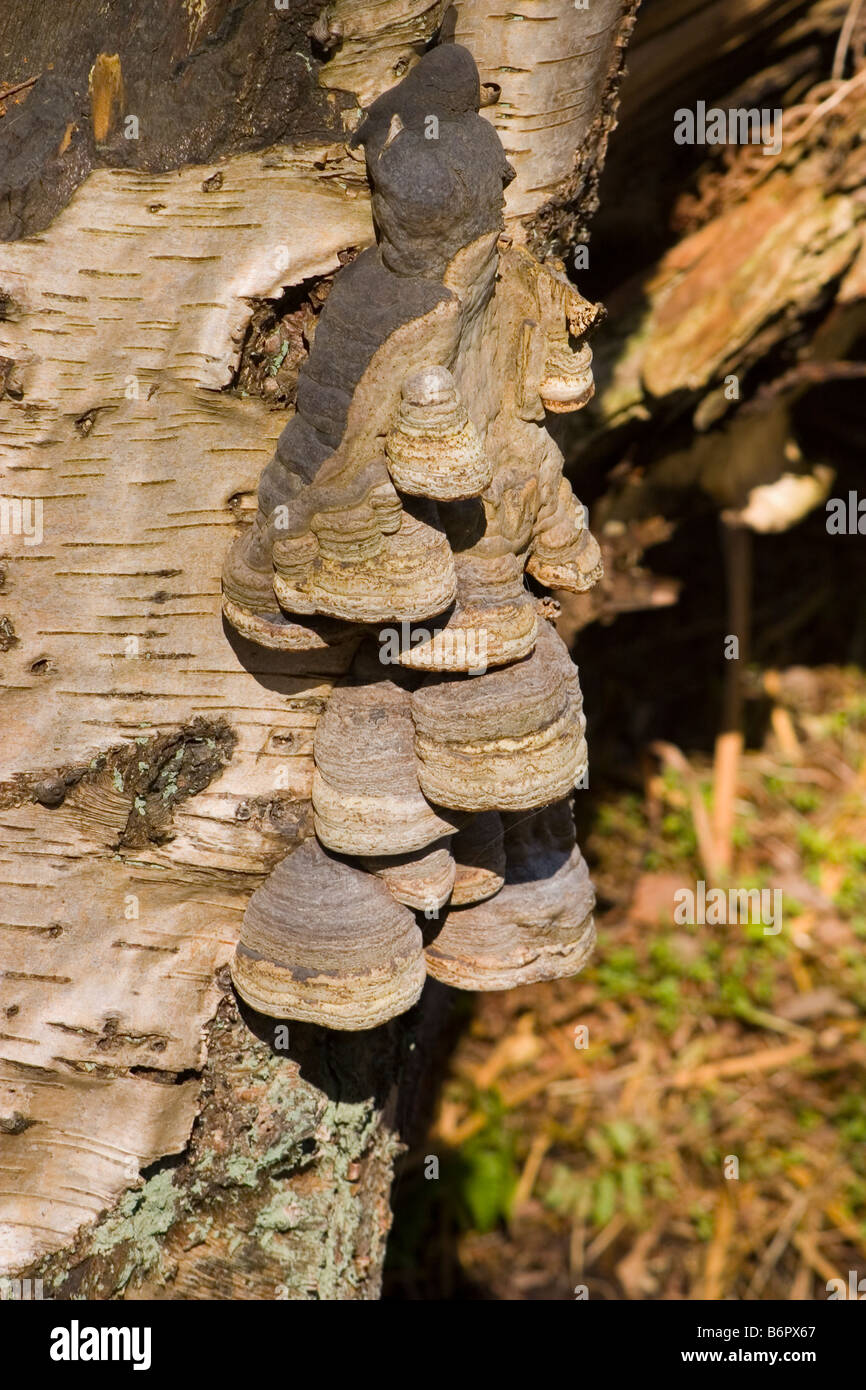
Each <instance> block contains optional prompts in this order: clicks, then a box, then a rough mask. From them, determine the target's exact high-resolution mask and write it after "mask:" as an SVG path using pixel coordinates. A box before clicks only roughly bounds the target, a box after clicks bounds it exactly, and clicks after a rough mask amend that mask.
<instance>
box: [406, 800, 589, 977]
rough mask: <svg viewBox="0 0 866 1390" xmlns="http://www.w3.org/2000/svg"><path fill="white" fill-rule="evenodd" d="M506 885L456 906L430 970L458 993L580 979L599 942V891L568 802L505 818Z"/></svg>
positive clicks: (431, 948) (431, 947)
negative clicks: (596, 914)
mask: <svg viewBox="0 0 866 1390" xmlns="http://www.w3.org/2000/svg"><path fill="white" fill-rule="evenodd" d="M505 839H506V856H507V867H506V875H505V886H504V887H503V888H502V889H501V891H500V892H499V893H497V894H496V895H495V897H492V898H488V899H487V900H486V901H485V902H480V903H477V904H476V905H475V906H472V907H456V908H454V907H452V908H451V910H450V911H449V912H448V914H447V916H446V917H445V921H444V923H443V926H442V929H441V930H440V931H439V932H438V933H437V934H436V936H435V937H434V939H433V940H432V941H431V942H430V943H429V944H428V946H427V950H426V952H425V954H426V957H427V970H428V972H429V974H431V975H432V976H434V978H435V979H437V980H441V981H442V982H443V983H444V984H448V985H453V986H454V987H455V988H457V989H470V990H496V989H513V988H514V987H515V986H517V985H528V984H535V983H536V982H538V981H540V980H556V979H560V978H562V977H563V976H567V975H575V974H577V972H578V971H579V970H580V969H581V968H582V967H583V965H584V964H585V962H586V960H587V957H588V956H589V953H590V951H591V950H592V947H593V944H594V942H595V926H594V923H593V917H592V911H593V907H594V906H595V894H594V892H593V888H592V884H591V882H590V879H589V871H588V869H587V867H586V864H585V863H584V860H583V857H582V855H581V853H580V850H579V849H578V848H577V845H576V844H575V842H574V830H573V823H572V821H571V812H570V809H569V805H568V803H567V802H563V803H560V804H558V805H556V806H552V807H548V808H546V809H544V810H541V811H535V812H533V813H530V814H529V815H524V816H519V817H517V816H514V817H506V832H505Z"/></svg>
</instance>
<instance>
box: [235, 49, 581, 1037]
mask: <svg viewBox="0 0 866 1390" xmlns="http://www.w3.org/2000/svg"><path fill="white" fill-rule="evenodd" d="M480 105H481V89H480V85H479V79H478V72H477V69H476V67H475V63H474V61H473V59H472V57H471V55H470V54H469V53H468V51H467V50H466V49H465V48H462V47H460V46H459V45H456V44H442V45H440V46H439V47H436V48H434V49H432V50H431V51H430V52H428V53H426V54H425V55H424V56H423V57H421V58H419V59H418V61H417V62H416V63H415V65H414V66H413V67H412V68H411V69H410V71H409V73H408V74H407V76H406V77H405V78H404V79H403V81H401V82H400V83H399V84H398V85H397V86H396V87H394V88H393V89H392V90H390V91H388V92H385V93H384V94H383V95H382V96H381V97H379V98H378V99H377V100H376V101H375V102H373V104H372V105H371V106H370V107H369V109H368V110H367V111H366V112H365V113H364V116H363V119H362V120H361V123H360V125H359V127H358V129H357V130H356V132H355V134H354V135H353V137H352V141H351V143H352V145H354V146H357V147H358V148H359V149H362V150H363V153H364V160H365V164H366V169H367V176H368V179H369V183H370V189H371V199H372V208H373V216H374V221H375V225H376V244H375V245H374V246H372V247H370V248H369V249H368V250H366V251H363V252H362V253H361V254H360V255H359V256H358V257H357V258H356V259H355V260H354V261H353V262H351V264H349V265H347V266H346V267H344V269H343V270H342V271H341V272H340V274H339V276H338V277H337V279H336V281H335V284H334V287H333V289H332V290H331V293H330V294H329V296H328V299H327V302H326V304H325V306H324V309H323V311H322V313H321V316H320V318H319V321H318V324H317V328H316V334H315V338H314V340H313V343H312V346H311V349H310V354H309V357H308V358H307V360H306V362H305V363H304V365H303V366H302V368H301V370H300V375H299V380H298V391H297V407H296V410H295V413H294V414H293V416H292V417H291V419H290V420H289V421H288V423H287V425H286V427H285V429H284V430H283V432H282V435H281V436H280V439H279V441H278V443H277V448H276V452H275V454H274V457H273V458H272V460H271V462H270V463H269V464H268V466H267V468H266V469H265V470H264V473H263V474H262V477H261V479H260V482H259V491H258V511H257V514H256V517H255V519H254V521H253V524H252V525H251V526H249V527H247V528H246V529H245V530H244V531H243V533H242V534H241V535H240V536H239V537H238V539H237V540H236V542H235V544H234V546H233V548H232V550H231V552H230V554H229V556H228V557H227V559H226V563H225V568H224V573H223V612H224V615H225V620H226V622H227V623H228V624H229V625H230V626H231V627H232V628H234V629H235V630H236V631H237V632H238V633H239V634H240V635H241V636H242V637H244V638H245V639H247V640H248V641H249V642H252V643H255V644H257V645H258V646H261V647H270V648H272V649H274V650H275V651H277V652H278V653H279V652H286V653H298V652H300V653H304V652H306V653H308V654H309V656H308V657H307V659H308V660H311V661H312V658H313V656H315V655H316V654H319V655H321V653H322V651H323V650H326V651H328V652H329V657H328V659H329V660H330V661H331V663H332V669H333V670H336V671H337V672H339V673H340V674H341V675H342V679H341V681H340V683H339V684H337V686H336V687H335V688H334V690H333V691H332V693H331V695H330V697H329V699H328V701H327V703H326V705H325V708H324V710H323V712H322V713H321V715H320V717H319V721H318V725H317V728H316V731H315V736H314V744H313V758H314V771H313V790H312V802H313V812H314V826H315V834H316V839H315V840H313V841H307V842H304V844H302V845H301V846H300V847H299V848H297V849H296V850H294V851H293V852H292V853H291V854H290V855H289V856H288V857H287V858H286V859H285V860H283V862H282V863H281V864H279V865H278V866H277V868H276V869H275V870H274V872H273V874H272V875H271V877H270V878H269V879H268V880H267V881H266V882H265V883H264V884H263V885H262V886H261V888H259V889H258V890H257V891H256V892H255V893H254V894H253V896H252V898H251V900H250V903H249V907H248V909H247V913H246V916H245V919H244V924H243V929H242V935H241V941H240V944H239V946H238V950H237V954H236V958H235V963H234V967H233V977H234V980H235V984H236V986H237V989H238V991H239V993H240V994H241V995H242V996H243V998H244V999H246V1000H247V1002H248V1003H249V1004H251V1005H252V1006H253V1007H255V1008H257V1009H260V1010H262V1011H263V1012H265V1013H269V1014H271V1015H273V1016H274V1017H281V1018H299V1019H305V1020H311V1021H316V1022H319V1023H322V1024H324V1025H325V1026H328V1027H333V1028H364V1027H371V1026H373V1025H374V1024H377V1023H380V1022H383V1021H384V1020H385V1019H387V1018H390V1017H393V1016H394V1015H395V1014H398V1013H400V1012H401V1011H402V1010H404V1009H406V1008H408V1007H409V1006H410V1005H411V1004H412V1003H413V1002H414V1000H415V999H416V998H417V995H418V992H419V990H420V981H421V978H422V976H423V974H424V971H425V969H426V970H427V971H428V972H429V973H430V974H432V975H435V976H436V977H437V978H439V979H441V980H445V981H447V982H448V983H450V984H456V985H458V986H459V987H461V988H466V989H505V988H510V987H511V985H513V984H518V983H523V982H526V981H529V980H540V979H550V978H553V977H555V976H559V975H566V974H571V973H574V972H576V971H577V970H579V969H580V967H581V965H582V964H583V961H584V960H585V958H586V955H587V953H588V951H589V950H590V948H591V944H592V935H593V928H592V906H593V895H592V887H591V884H590V882H589V878H588V874H587V870H586V866H585V864H584V862H583V860H582V858H581V856H580V852H579V850H578V848H577V846H576V844H575V841H574V828H573V818H572V814H571V810H570V802H569V800H568V798H569V796H570V793H571V791H572V788H573V787H574V786H575V784H576V783H577V782H578V781H579V780H580V779H581V778H582V775H583V773H584V771H585V769H586V742H585V738H584V732H585V721H584V715H583V702H582V697H581V692H580V685H579V681H578V674H577V669H576V667H575V666H574V665H573V663H572V661H571V658H570V656H569V653H568V651H567V649H566V647H565V645H564V644H563V643H562V641H561V640H560V639H559V637H558V636H557V634H556V632H555V631H554V629H553V627H552V626H551V624H550V622H549V621H547V619H546V616H545V612H546V609H545V603H546V601H541V600H539V599H538V598H537V597H536V595H535V593H534V592H533V589H532V586H531V584H530V582H529V581H530V580H531V581H533V582H534V583H535V584H540V585H542V586H544V587H547V588H557V589H559V588H562V589H571V590H574V591H582V590H585V589H588V588H590V587H591V586H592V585H593V584H595V583H596V582H597V581H598V579H599V578H600V576H601V560H600V553H599V548H598V546H597V544H596V542H595V540H594V538H593V536H592V535H591V533H590V531H589V529H588V525H587V519H586V514H585V509H584V507H583V506H582V504H581V503H580V502H579V501H578V499H577V498H576V497H575V495H574V493H573V491H572V488H571V485H570V483H569V482H568V480H567V478H566V477H565V475H564V471H563V457H562V454H561V453H560V451H559V449H558V448H557V445H556V443H555V441H554V439H553V438H552V436H551V434H550V433H549V431H548V429H547V420H548V413H549V412H555V413H558V412H562V411H567V410H577V409H580V408H581V407H582V406H583V405H585V404H586V402H587V401H588V400H589V399H590V397H591V395H592V392H593V380H592V352H591V350H590V347H589V344H588V342H587V337H588V335H589V334H590V333H591V331H592V330H593V329H594V328H595V327H596V326H597V324H598V323H599V322H600V320H601V317H602V313H603V311H602V309H601V307H600V306H599V305H596V304H591V303H590V302H589V301H588V300H586V299H584V298H583V296H582V295H581V294H580V293H579V291H578V290H577V289H576V288H575V286H574V285H573V284H572V283H571V282H570V281H569V280H568V278H567V276H566V274H565V271H564V267H563V265H562V263H561V262H557V261H548V262H541V261H539V260H538V259H536V257H534V256H533V255H532V254H531V253H530V251H529V250H528V249H526V247H524V246H522V245H520V244H519V243H517V242H515V240H514V238H512V237H511V236H509V235H506V234H505V233H504V223H503V190H504V188H505V186H506V185H507V183H508V182H509V180H510V179H511V178H512V177H513V171H512V169H511V168H510V166H509V164H508V161H507V159H506V157H505V153H504V151H503V149H502V146H501V144H500V141H499V137H498V136H497V134H496V132H495V130H494V128H493V127H492V125H491V124H490V123H489V122H487V121H485V120H484V119H483V118H482V117H481V116H480V115H479V107H480ZM431 118H435V120H433V121H432V123H431ZM432 129H435V132H436V133H435V136H431V133H430V132H431V130H432ZM275 659H276V660H280V661H282V660H283V659H284V658H282V657H278V658H275ZM286 659H288V658H286ZM413 913H414V914H416V915H413ZM421 928H423V933H424V939H426V941H427V946H426V965H425V955H424V950H423V940H422V936H421V930H420V929H421Z"/></svg>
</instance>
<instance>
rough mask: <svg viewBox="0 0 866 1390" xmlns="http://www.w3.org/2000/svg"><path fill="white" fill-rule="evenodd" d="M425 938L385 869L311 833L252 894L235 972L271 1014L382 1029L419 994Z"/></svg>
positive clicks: (243, 989)
mask: <svg viewBox="0 0 866 1390" xmlns="http://www.w3.org/2000/svg"><path fill="white" fill-rule="evenodd" d="M421 945H422V938H421V932H420V929H419V927H418V924H417V923H416V921H415V918H414V917H413V915H412V913H411V912H410V911H409V909H408V908H406V907H403V906H402V905H401V904H400V903H398V902H397V901H396V899H395V898H394V897H392V895H391V894H390V893H389V892H388V889H387V888H386V887H385V885H384V884H383V883H382V882H380V880H379V879H378V878H376V877H375V876H374V875H373V874H366V873H364V872H363V870H361V869H356V868H355V867H354V866H353V865H351V864H345V863H342V862H341V861H340V860H338V859H335V858H333V857H332V856H331V855H329V854H328V852H327V851H326V850H324V849H323V848H322V847H321V845H319V844H317V843H316V841H315V840H305V841H304V843H303V844H302V845H300V846H299V847H298V848H297V849H296V850H295V851H294V852H293V853H292V854H290V855H288V856H287V858H285V859H283V860H282V862H281V863H279V864H278V865H277V867H276V868H275V869H274V871H273V873H272V874H271V875H270V876H269V877H268V878H267V879H266V880H265V882H264V883H263V884H262V886H261V887H260V888H257V889H256V891H255V892H254V893H253V895H252V897H251V898H250V901H249V905H248V907H247V910H246V913H245V914H244V921H243V927H242V930H241V938H240V941H239V942H238V947H237V950H236V952H235V956H234V960H233V961H232V979H233V981H234V984H235V988H236V989H237V991H238V994H240V996H241V998H242V999H244V1000H245V1001H246V1003H247V1004H249V1005H250V1006H251V1007H252V1008H254V1009H258V1011H259V1012H260V1013H265V1014H270V1016H271V1017H272V1018H296V1019H299V1020H300V1021H301V1022H304V1023H320V1024H323V1025H324V1027H326V1028H339V1029H348V1030H350V1031H355V1030H359V1029H363V1028H374V1027H376V1025H377V1024H379V1023H384V1022H385V1021H386V1020H387V1019H389V1018H393V1017H394V1015H395V1014H399V1013H402V1012H403V1011H404V1010H405V1009H408V1008H411V1006H412V1005H413V1004H414V1003H415V1002H416V1000H417V999H418V996H419V995H420V993H421V990H422V988H423V985H424V958H423V955H422V952H421Z"/></svg>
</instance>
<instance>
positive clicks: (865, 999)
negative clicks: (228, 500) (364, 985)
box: [386, 0, 866, 1300]
mask: <svg viewBox="0 0 866 1390" xmlns="http://www.w3.org/2000/svg"><path fill="white" fill-rule="evenodd" d="M864 47H866V5H861V4H860V3H859V0H853V3H839V2H838V0H837V2H836V3H831V2H830V0H823V2H822V3H813V4H804V3H788V2H787V0H785V2H783V3H761V0H754V3H747V4H746V3H744V4H739V3H734V2H733V0H720V2H719V3H714V4H704V5H700V6H695V5H694V4H692V3H691V2H690V0H648V3H645V4H644V6H643V7H642V9H641V12H640V14H639V17H638V22H637V25H636V29H635V35H634V39H633V42H632V45H631V48H630V52H629V75H628V76H627V77H626V79H625V83H624V86H623V92H622V108H621V113H620V127H619V129H618V130H617V131H616V132H615V133H614V135H613V137H612V141H611V147H610V153H609V158H608V165H607V168H606V171H605V175H604V178H603V180H602V186H601V190H600V198H601V206H600V210H599V213H598V215H597V217H596V218H595V220H594V222H593V226H592V240H591V242H590V268H589V271H588V272H587V271H578V273H577V274H576V277H575V278H576V280H577V282H578V283H579V285H580V288H581V290H582V291H583V292H584V293H587V294H589V295H590V296H591V297H594V298H601V299H602V300H604V301H605V302H606V303H607V305H608V308H609V310H610V315H611V317H610V319H609V321H608V323H607V324H606V325H604V326H603V327H602V329H601V330H600V332H599V334H598V337H597V340H596V343H595V344H594V347H595V348H596V363H597V383H598V394H597V400H596V402H595V403H594V405H593V406H592V407H591V408H590V409H589V410H588V411H587V412H585V419H584V418H581V420H580V422H579V425H578V427H573V426H569V427H566V430H565V432H564V435H563V447H564V449H565V450H566V452H567V456H568V457H569V459H570V461H571V464H572V467H571V474H572V477H573V479H574V481H575V486H576V490H577V492H578V494H579V495H580V496H581V498H582V499H583V500H584V501H585V502H587V503H588V504H589V506H590V510H591V518H592V525H593V529H594V530H595V532H596V534H597V535H598V536H599V539H600V540H601V541H602V545H603V548H604V550H605V558H606V567H607V576H606V579H605V581H604V583H603V585H602V587H601V590H600V591H597V592H596V593H595V594H594V595H592V596H586V598H585V599H581V600H579V601H574V600H570V601H569V600H564V601H563V611H562V619H561V631H562V632H563V634H564V635H567V636H568V638H569V639H570V640H573V651H574V655H575V659H576V661H577V663H578V665H579V668H580V675H581V683H582V686H583V689H584V696H585V703H586V710H587V718H588V737H589V748H590V785H589V788H588V789H585V790H580V791H578V792H577V794H576V815H577V819H578V828H579V832H580V835H581V844H582V846H583V849H584V852H585V854H586V856H587V858H588V860H589V863H590V867H591V870H592V872H593V877H594V879H595V882H596V885H597V890H598V897H599V906H598V913H597V922H598V946H597V949H596V952H595V955H594V957H593V960H592V963H591V965H590V966H589V967H588V968H587V969H586V970H585V971H584V973H583V974H582V975H580V976H579V977H577V978H576V979H572V980H564V981H559V982H556V983H553V984H548V985H538V986H532V987H528V988H524V989H520V990H516V991H513V992H511V993H508V994H504V995H497V994H490V995H486V996H477V997H472V996H456V995H455V1006H454V1008H455V1015H454V1046H453V1050H452V1052H451V1054H450V1057H449V1058H448V1059H447V1061H446V1062H445V1064H444V1069H443V1075H442V1080H441V1087H440V1089H439V1092H438V1101H437V1108H436V1113H435V1114H434V1115H433V1116H432V1117H431V1119H430V1125H429V1128H428V1130H427V1132H425V1133H423V1134H421V1135H419V1137H418V1141H417V1143H416V1144H415V1145H414V1146H413V1147H412V1149H411V1150H410V1151H409V1152H408V1153H407V1154H406V1155H405V1157H404V1159H403V1161H402V1166H401V1169H400V1171H399V1176H398V1181H397V1185H396V1188H395V1192H394V1208H395V1224H394V1230H393V1233H392V1237H391V1243H390V1249H389V1265H388V1275H387V1280H386V1296H388V1297H391V1298H397V1299H450V1298H460V1299H463V1298H469V1299H472V1298H477V1299H557V1300H558V1299H573V1298H574V1297H575V1296H576V1294H575V1290H576V1289H577V1288H578V1287H579V1286H585V1288H586V1290H587V1292H588V1296H589V1297H590V1298H604V1299H644V1298H650V1299H677V1298H687V1299H688V1298H710V1299H718V1298H728V1297H733V1298H739V1299H784V1300H789V1299H793V1300H802V1299H811V1298H818V1299H823V1298H826V1297H827V1296H828V1290H827V1283H828V1281H829V1280H830V1279H834V1278H839V1279H841V1280H842V1281H843V1283H844V1284H845V1285H846V1286H847V1285H848V1282H849V1272H850V1271H855V1272H856V1277H857V1278H858V1279H859V1278H861V1277H863V1276H864V1275H866V1087H864V1063H866V950H864V941H866V796H864V792H866V604H864V593H866V536H864V535H861V534H859V533H857V532H856V527H855V533H853V534H832V533H831V532H830V531H829V530H828V525H827V520H828V513H827V510H826V507H825V499H826V497H827V495H828V493H829V495H831V496H834V497H839V498H845V499H846V498H848V495H849V492H851V491H855V492H856V489H857V487H858V486H860V487H861V489H862V486H863V485H862V478H863V458H864V448H866V425H864V410H863V399H864V374H866V313H864V304H866V299H864V295H866V255H864V251H863V243H862V226H863V222H862V220H861V219H862V218H863V216H864V214H866V198H864V192H863V184H864V179H863V172H864V146H863V130H864V126H866V120H864V116H866V66H864ZM697 100H704V101H706V103H707V105H708V106H709V105H712V104H716V105H718V106H721V107H724V108H727V107H729V106H742V105H748V106H758V107H761V108H770V109H772V108H775V107H781V108H783V109H784V111H785V121H786V127H785V129H786V138H785V153H784V154H783V155H782V157H781V159H780V160H778V161H777V160H776V159H764V158H762V157H761V154H760V151H757V150H737V151H733V150H731V149H730V148H729V147H723V148H721V149H719V150H708V149H706V148H703V149H691V150H689V149H684V148H682V147H677V146H676V145H675V144H674V142H673V139H672V130H673V112H674V110H675V109H676V108H677V107H679V106H694V104H695V102H696V101H697ZM789 137H790V138H789ZM770 166H773V167H772V169H771V167H770ZM792 209H793V211H792ZM786 217H787V218H789V221H788V222H787V223H786V222H785V218H786ZM727 373H735V374H736V376H737V387H736V392H737V394H736V396H735V397H734V399H733V401H731V399H730V396H725V394H724V392H723V390H722V382H723V380H724V379H725V377H726V374H727ZM569 429H571V431H572V432H571V433H569V432H568V431H569ZM782 479H785V481H784V482H783V483H782V486H781V489H780V490H777V491H774V492H772V493H771V494H769V495H768V494H766V493H761V492H760V489H761V488H762V487H766V486H769V487H771V488H775V487H776V485H777V484H779V483H780V481H781V480H782ZM792 479H793V480H796V481H795V483H794V484H793V488H792V487H791V486H790V485H791V481H792ZM786 487H788V489H789V490H788V492H787V493H786V492H785V488H786ZM755 488H757V489H758V490H759V491H758V492H757V493H756V492H755V491H754V489H755ZM798 489H799V491H798ZM810 489H811V490H810ZM792 495H793V496H794V502H793V505H792V506H791V505H789V500H790V497H791V496H792ZM804 498H805V502H804V501H803V499H804ZM767 502H768V503H769V511H770V512H771V513H774V515H773V518H772V519H771V521H770V523H769V527H768V524H767V522H766V511H767V508H766V507H764V513H765V518H764V520H763V521H762V520H761V518H760V516H759V515H758V513H760V512H761V510H762V507H761V504H762V503H767ZM777 504H778V505H777ZM732 541H733V544H732ZM732 633H739V634H740V635H741V637H742V639H743V644H742V650H741V660H740V661H739V662H736V661H734V662H729V661H726V660H725V656H724V644H725V639H726V635H729V634H732ZM733 671H735V672H736V674H735V675H734V674H732V672H733ZM732 731H733V732H734V734H735V742H734V744H733V745H731V744H730V743H726V742H725V738H726V736H730V735H731V733H732ZM736 740H740V742H739V743H738V742H737V741H736ZM725 749H727V752H726V751H725ZM732 749H733V751H732ZM740 749H741V750H742V751H740ZM720 750H721V751H720ZM720 802H721V803H727V804H722V805H721V806H720ZM720 814H721V825H722V831H723V834H722V844H721V858H720V845H719V842H718V838H717V836H718V829H719V823H720V822H719V816H720ZM725 824H727V831H725V829H724V827H725ZM700 880H704V881H705V882H706V883H707V884H708V886H713V885H714V884H716V883H719V882H720V883H722V884H724V885H726V886H727V885H731V886H734V887H736V888H739V889H750V888H765V889H770V890H775V889H778V890H780V891H781V893H782V895H783V896H782V903H783V919H782V929H781V931H780V932H779V933H778V934H766V933H765V932H764V929H763V926H762V925H761V924H760V923H756V924H754V925H748V924H746V925H740V924H733V925H727V926H710V925H697V926H688V925H678V924H676V923H675V921H674V916H673V904H674V893H675V892H676V891H677V890H678V889H681V888H691V889H694V888H695V885H696V883H697V882H698V881H700ZM581 1029H586V1030H587V1031H586V1034H582V1033H581V1032H580V1031H579V1030H581ZM584 1041H585V1043H586V1045H585V1046H583V1045H581V1044H582V1043H583V1042H584ZM430 1156H434V1157H437V1158H438V1160H439V1176H438V1179H435V1180H434V1179H431V1178H430V1177H429V1176H425V1169H426V1170H427V1171H428V1172H429V1169H430V1165H429V1163H428V1162H427V1160H428V1158H429V1157H430ZM731 1159H736V1160H737V1161H738V1165H739V1172H738V1176H737V1177H736V1178H734V1177H732V1176H727V1177H726V1171H727V1172H728V1174H730V1173H731V1172H732V1171H733V1170H732V1168H731V1164H730V1160H731Z"/></svg>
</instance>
